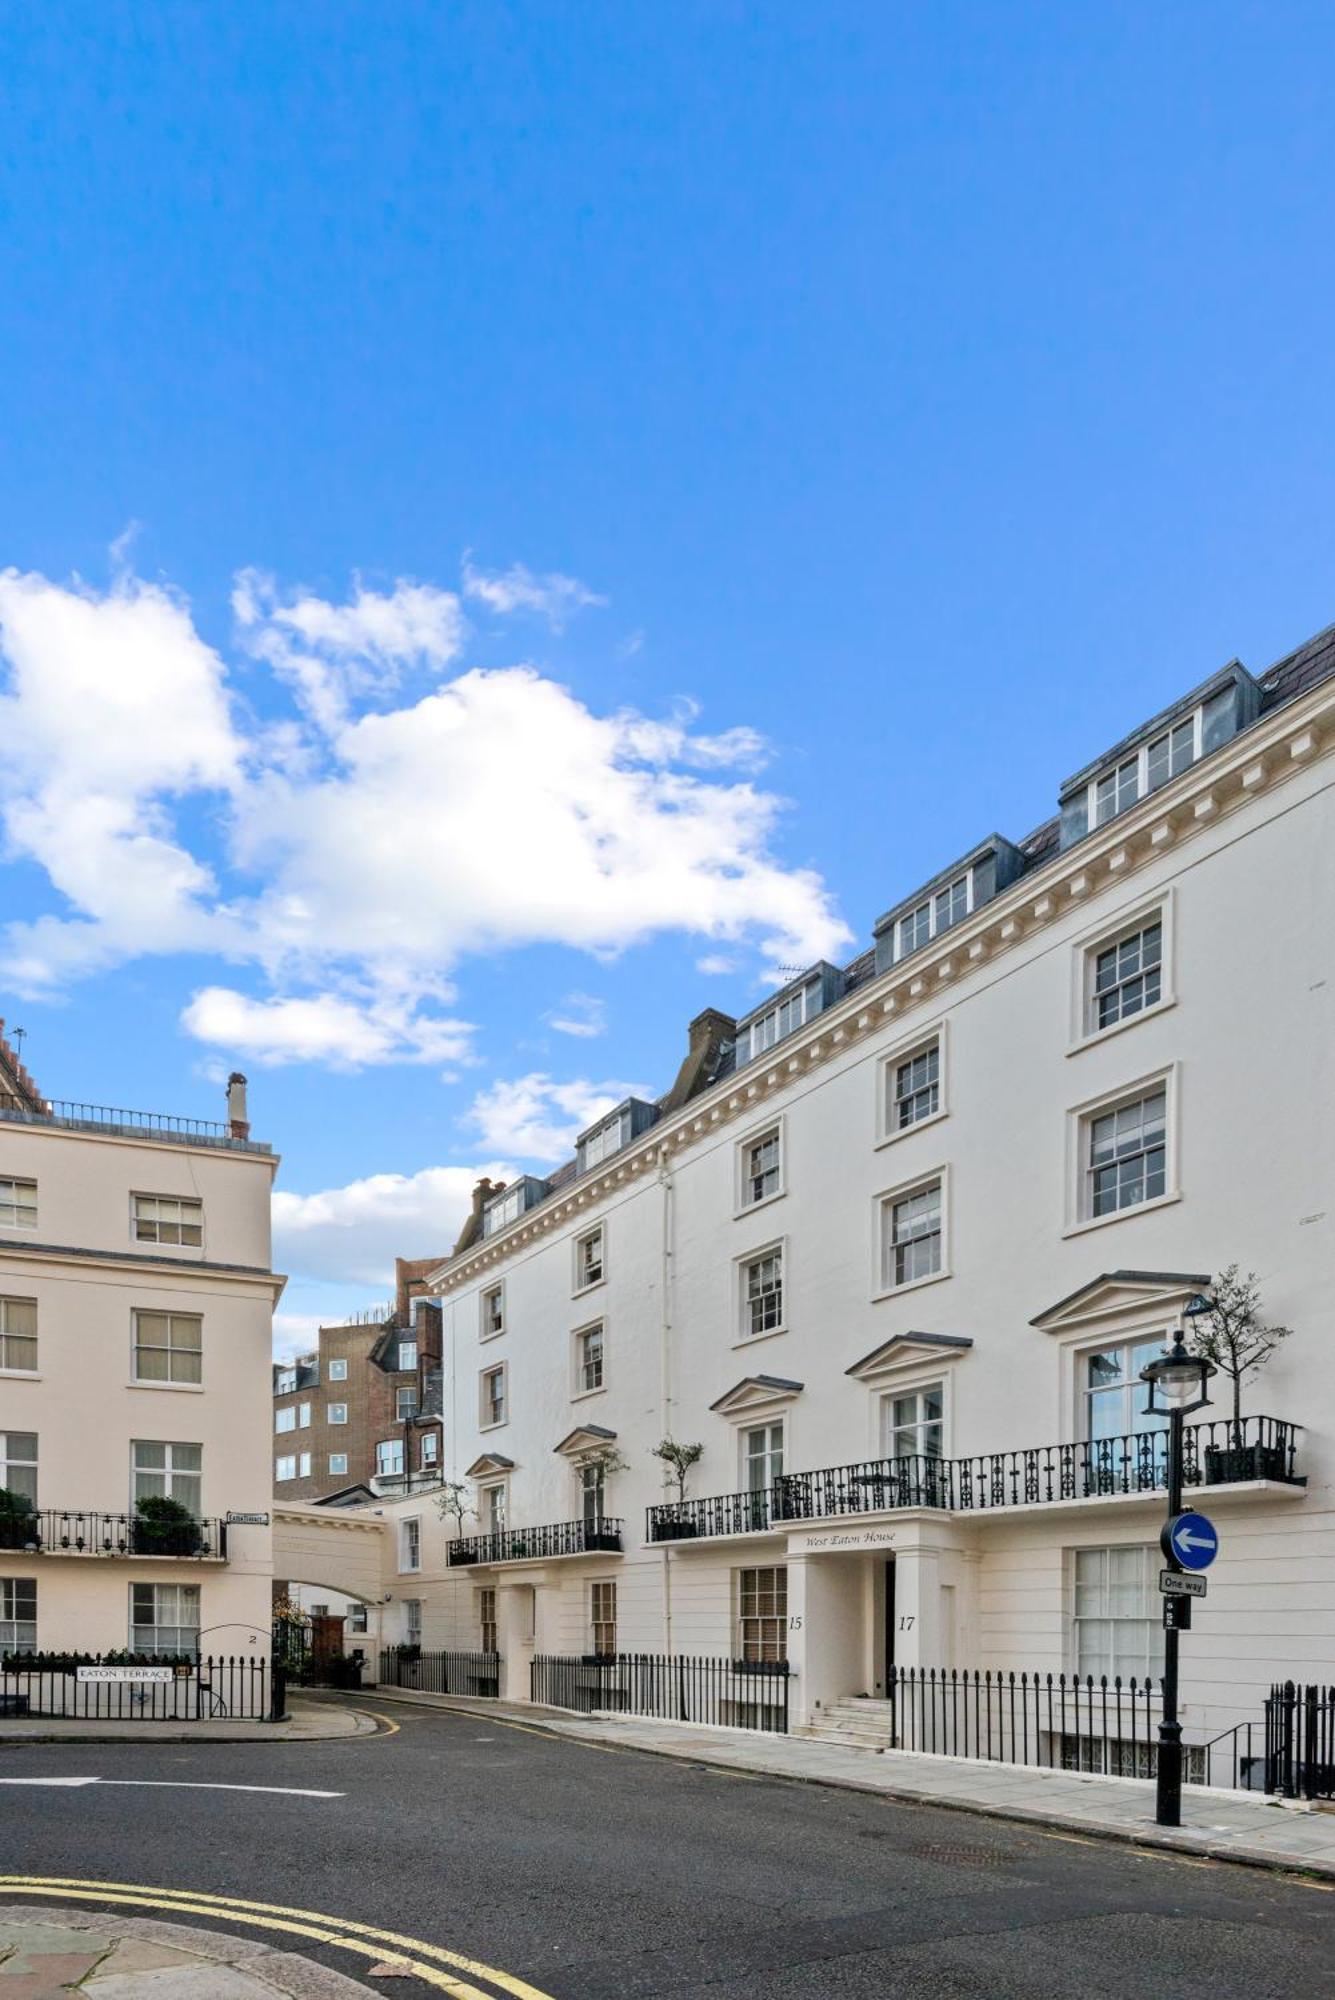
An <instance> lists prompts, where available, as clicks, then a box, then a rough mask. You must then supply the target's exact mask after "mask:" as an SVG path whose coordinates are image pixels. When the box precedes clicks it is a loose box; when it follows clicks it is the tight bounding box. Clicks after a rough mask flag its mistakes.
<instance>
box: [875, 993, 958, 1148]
mask: <svg viewBox="0 0 1335 2000" xmlns="http://www.w3.org/2000/svg"><path fill="white" fill-rule="evenodd" d="M933 1042H935V1044H936V1049H937V1065H936V1069H937V1108H936V1110H935V1111H930V1112H928V1113H927V1115H926V1116H925V1117H923V1118H918V1119H915V1120H914V1122H913V1124H912V1125H904V1126H899V1125H896V1124H895V1122H894V1119H893V1116H892V1106H893V1104H894V1102H895V1084H896V1080H897V1078H898V1075H899V1071H900V1070H901V1069H902V1067H903V1066H904V1064H905V1063H909V1062H912V1061H913V1060H914V1058H915V1057H916V1056H920V1055H925V1054H926V1052H927V1050H928V1049H929V1048H930V1047H931V1045H932V1044H933ZM949 1080H950V1024H949V1022H948V1021H946V1020H940V1021H934V1022H931V1023H930V1024H929V1025H928V1026H926V1027H923V1028H921V1029H919V1030H918V1032H917V1033H916V1034H913V1035H908V1036H903V1037H901V1038H900V1040H899V1041H897V1042H896V1043H895V1045H894V1047H893V1048H890V1049H887V1050H886V1051H885V1053H884V1055H882V1056H880V1057H879V1058H878V1060H877V1063H876V1136H875V1142H874V1143H875V1144H876V1146H877V1147H878V1148H879V1147H883V1146H894V1145H897V1144H898V1143H899V1142H900V1141H901V1140H904V1139H908V1138H911V1137H912V1135H913V1134H914V1133H915V1132H923V1131H926V1130H927V1128H928V1127H929V1126H932V1125H937V1124H939V1123H940V1121H941V1120H942V1119H943V1118H946V1117H948V1116H949V1114H950V1097H949Z"/></svg>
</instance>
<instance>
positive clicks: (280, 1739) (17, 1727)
mask: <svg viewBox="0 0 1335 2000" xmlns="http://www.w3.org/2000/svg"><path fill="white" fill-rule="evenodd" d="M287 1706H288V1720H287V1721H286V1722H260V1721H256V1722H214V1721H200V1722H111V1721H103V1720H101V1719H99V1718H98V1717H96V1716H77V1717H70V1718H69V1719H68V1720H64V1719H62V1718H61V1717H59V1716H51V1715H6V1716H0V1746H2V1745H4V1744H6V1743H142V1742H144V1741H145V1740H146V1739H151V1740H152V1741H153V1742H154V1743H312V1742H320V1741H324V1740H325V1739H328V1738H337V1737H340V1736H373V1735H374V1734H375V1732H376V1730H377V1729H378V1728H379V1727H380V1724H379V1723H378V1722H377V1721H376V1718H375V1717H374V1716H373V1715H370V1714H368V1713H367V1712H366V1710H364V1709H359V1708H357V1707H355V1706H353V1705H349V1704H346V1703H342V1702H340V1703H339V1704H337V1705H335V1704H334V1703H332V1702H323V1701H319V1702H317V1701H303V1700H301V1699H300V1698H297V1697H294V1698H290V1699H289V1701H288V1705H287ZM0 1993H3V1988H0ZM4 2000H10V1996H9V1995H8V1994H4Z"/></svg>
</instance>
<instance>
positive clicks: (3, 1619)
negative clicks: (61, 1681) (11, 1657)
mask: <svg viewBox="0 0 1335 2000" xmlns="http://www.w3.org/2000/svg"><path fill="white" fill-rule="evenodd" d="M37 1584H38V1579H37V1578H36V1577H35V1576H0V1653H9V1652H14V1653H35V1652H36V1651H37ZM20 1591H22V1592H23V1602H22V1606H20V1599H19V1592H20ZM29 1603H31V1606H32V1615H31V1617H29V1616H28V1612H27V1606H28V1604H29Z"/></svg>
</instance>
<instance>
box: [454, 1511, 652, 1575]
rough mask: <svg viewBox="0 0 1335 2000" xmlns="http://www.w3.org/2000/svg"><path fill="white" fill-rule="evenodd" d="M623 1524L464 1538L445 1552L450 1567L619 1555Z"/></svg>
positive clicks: (557, 1524) (564, 1524)
mask: <svg viewBox="0 0 1335 2000" xmlns="http://www.w3.org/2000/svg"><path fill="white" fill-rule="evenodd" d="M621 1535H622V1524H621V1522H620V1521H613V1520H597V1521H552V1522H549V1523H548V1524H547V1525H546V1526H545V1527H541V1528H500V1529H498V1530H497V1531H496V1532H495V1533H494V1534H489V1535H460V1536H459V1537H458V1539H457V1540H456V1541H453V1542H451V1543H450V1544H449V1546H448V1548H447V1549H446V1552H445V1562H446V1566H447V1567H448V1568H450V1569H457V1568H460V1567H462V1566H466V1565H467V1564H470V1563H503V1562H523V1561H525V1560H526V1559H530V1560H531V1559H532V1558H533V1557H535V1556H539V1557H541V1556H587V1555H599V1554H616V1553H617V1552H618V1551H619V1550H620V1548H621Z"/></svg>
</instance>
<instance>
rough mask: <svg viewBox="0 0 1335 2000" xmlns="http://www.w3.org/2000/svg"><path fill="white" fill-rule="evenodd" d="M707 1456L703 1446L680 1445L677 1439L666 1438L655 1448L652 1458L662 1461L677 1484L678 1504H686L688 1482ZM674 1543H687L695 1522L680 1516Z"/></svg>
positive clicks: (693, 1531)
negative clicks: (693, 1471)
mask: <svg viewBox="0 0 1335 2000" xmlns="http://www.w3.org/2000/svg"><path fill="white" fill-rule="evenodd" d="M704 1455H705V1448H704V1446H703V1445H702V1444H678V1442H677V1440H676V1439H675V1438H664V1439H663V1440H662V1442H661V1443H660V1444H656V1445H654V1446H653V1448H652V1450H651V1452H650V1457H652V1458H656V1459H659V1460H661V1462H662V1464H663V1465H664V1467H665V1468H666V1470H667V1473H668V1474H669V1475H670V1477H671V1478H673V1479H675V1480H676V1482H677V1504H678V1506H682V1507H684V1506H685V1504H686V1482H687V1480H688V1479H689V1478H690V1476H691V1472H692V1470H693V1468H694V1467H695V1466H697V1465H698V1464H699V1463H700V1460H701V1459H702V1458H703V1457H704ZM675 1526H676V1531H677V1532H676V1534H675V1535H674V1536H673V1537H672V1539H673V1540H674V1541H687V1540H689V1539H690V1537H691V1536H692V1535H693V1534H694V1533H695V1522H694V1521H687V1520H685V1519H683V1518H682V1517H681V1516H680V1515H679V1516H678V1517H677V1521H676V1523H675Z"/></svg>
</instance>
